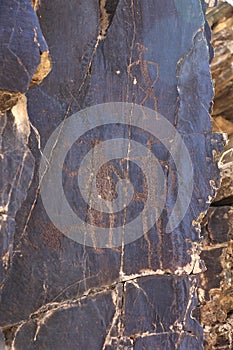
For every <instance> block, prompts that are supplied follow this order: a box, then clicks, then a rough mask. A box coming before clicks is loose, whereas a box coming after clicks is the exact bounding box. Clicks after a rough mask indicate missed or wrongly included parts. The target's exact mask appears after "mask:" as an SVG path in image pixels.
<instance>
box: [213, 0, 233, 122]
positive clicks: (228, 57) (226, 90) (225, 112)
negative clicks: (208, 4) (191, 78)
mask: <svg viewBox="0 0 233 350" xmlns="http://www.w3.org/2000/svg"><path fill="white" fill-rule="evenodd" d="M232 14H233V7H232V6H231V5H230V4H228V3H226V2H222V1H219V6H218V7H216V8H213V9H211V10H210V11H209V12H208V14H207V19H208V21H209V23H210V26H211V27H212V38H213V40H212V43H213V46H214V50H215V57H214V59H213V61H212V63H211V71H212V75H213V81H214V86H215V99H214V108H213V113H212V114H213V116H214V117H217V116H222V117H224V118H226V119H228V120H230V121H231V122H232V121H233V114H232V107H233V103H232V94H233V66H232V62H233V50H232V39H233V17H232Z"/></svg>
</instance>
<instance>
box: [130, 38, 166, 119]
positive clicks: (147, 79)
mask: <svg viewBox="0 0 233 350" xmlns="http://www.w3.org/2000/svg"><path fill="white" fill-rule="evenodd" d="M137 49H138V60H137V61H135V62H133V63H131V64H130V65H129V66H128V68H127V72H128V74H129V76H130V77H131V78H132V79H133V81H134V82H135V83H136V84H137V85H138V87H139V89H140V90H141V91H143V92H144V94H145V97H144V98H143V100H142V101H141V102H140V104H141V105H144V104H145V103H146V101H147V100H148V99H151V100H153V101H154V110H155V111H156V112H157V111H158V99H157V97H156V95H155V92H154V88H155V85H156V83H157V82H158V80H159V64H158V63H156V62H154V61H148V60H145V59H144V58H143V54H144V52H146V51H147V50H148V49H147V48H146V47H145V46H143V45H142V44H140V43H137ZM149 65H152V66H155V67H156V78H155V79H154V80H152V78H151V76H150V72H149ZM135 66H139V68H140V72H141V74H142V77H143V81H144V84H145V87H144V86H142V85H141V84H140V82H138V81H137V80H136V77H135V75H134V74H133V72H132V68H133V67H135Z"/></svg>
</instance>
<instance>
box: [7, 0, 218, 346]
mask: <svg viewBox="0 0 233 350" xmlns="http://www.w3.org/2000/svg"><path fill="white" fill-rule="evenodd" d="M25 3H26V2H25ZM23 4H24V2H23ZM14 5H15V2H14ZM33 5H34V6H35V7H37V6H38V2H37V1H36V2H34V4H33ZM111 5H112V6H110V1H100V7H99V4H98V2H97V1H94V0H92V1H89V2H86V1H76V0H71V1H69V2H67V1H65V0H56V1H43V2H42V3H41V4H40V5H39V7H38V15H39V18H40V25H41V28H42V31H43V33H44V35H45V37H46V40H47V43H48V46H49V48H50V54H51V58H52V62H53V69H52V71H51V73H50V75H49V76H48V77H47V79H46V80H45V81H44V82H43V83H42V84H41V85H40V86H39V87H33V88H32V89H30V90H29V91H28V92H27V98H28V113H29V118H30V122H31V135H30V140H29V147H30V150H31V152H32V154H33V156H34V158H35V172H34V178H33V181H32V184H31V186H30V188H29V190H27V197H26V199H25V201H24V203H23V205H22V206H21V208H20V209H19V208H18V207H17V215H16V227H15V232H14V241H13V254H12V259H11V262H10V265H9V267H8V270H7V278H5V280H4V281H3V283H2V289H1V306H0V308H1V310H0V311H1V312H0V325H1V326H2V327H3V331H4V335H5V338H6V343H7V344H8V346H9V348H11V349H12V350H13V349H17V350H21V349H25V348H28V349H50V348H51V349H52V348H56V349H58V350H59V349H61V350H62V349H64V348H67V349H77V348H79V349H80V350H81V349H87V348H88V349H90V350H92V349H93V350H98V349H102V350H107V349H117V350H119V349H125V348H127V349H143V348H146V349H154V348H156V349H159V348H161V349H164V348H167V349H188V348H192V349H202V348H203V346H202V329H201V328H200V326H199V324H198V322H197V321H196V320H195V318H194V317H193V312H194V309H195V307H196V304H197V300H196V290H197V277H196V276H195V275H196V274H198V273H200V272H201V271H202V270H203V265H202V264H201V261H200V257H199V253H200V229H199V226H198V225H199V222H200V220H201V213H203V212H205V211H206V210H207V209H208V207H209V204H210V198H212V197H214V195H215V191H216V189H215V188H216V187H217V186H218V184H219V178H218V170H217V166H216V164H215V163H214V159H213V150H215V151H217V152H219V151H220V150H221V148H222V136H221V135H213V134H212V131H211V122H210V117H209V114H208V110H209V107H210V104H211V100H212V97H213V91H212V84H211V79H210V72H209V48H208V43H207V40H206V33H207V32H206V30H205V29H206V28H205V25H206V24H205V18H204V15H203V9H202V4H201V2H200V1H196V0H190V1H186V0H179V1H176V0H173V1H170V0H163V1H160V0H147V2H142V1H139V0H136V1H135V0H134V1H130V0H127V1H124V2H122V1H119V3H118V2H117V1H114V3H113V2H112V3H111ZM5 6H6V5H5ZM25 6H26V5H25ZM9 8H10V7H9ZM28 8H30V11H32V7H31V5H29V3H28V2H27V9H28ZM30 13H32V12H30ZM33 16H34V12H33ZM21 21H22V17H21ZM99 23H100V24H99ZM32 29H33V26H32ZM106 32H107V34H106ZM27 50H29V51H30V52H31V51H33V48H32V47H31V46H30V45H29V46H27ZM45 52H47V49H46V50H45ZM37 54H38V52H37ZM35 55H36V54H35ZM39 56H40V55H39ZM39 56H38V57H37V56H36V60H37V61H36V62H37V64H35V62H34V60H32V58H30V60H32V62H33V64H32V65H29V66H30V67H31V68H30V69H31V70H30V72H31V74H30V78H28V79H27V81H25V83H24V86H23V88H22V91H21V90H20V89H19V88H18V85H17V84H16V88H15V90H13V91H16V92H22V93H24V92H26V91H27V89H28V88H29V86H30V84H31V83H32V82H35V81H37V80H40V77H39V78H38V74H37V73H36V69H37V67H38V65H39V62H40V60H39ZM40 57H42V58H43V55H41V56H40ZM37 58H38V59H37ZM42 61H43V60H42V59H41V62H42ZM30 62H31V61H30ZM30 62H29V63H30ZM30 64H31V63H30ZM47 64H48V61H47V60H46V61H45V65H44V68H42V71H43V70H44V69H45V70H46V69H47V68H46V65H47ZM42 65H43V63H42ZM11 69H12V71H14V69H16V70H17V69H18V66H17V67H16V68H14V67H11ZM28 69H29V68H28ZM15 74H16V73H15ZM42 75H43V74H42ZM4 79H5V77H4ZM4 79H3V81H4ZM9 81H10V83H12V77H11V78H10V80H9ZM20 82H21V84H22V83H23V77H21V78H20ZM5 89H6V88H4V89H3V90H4V91H5ZM6 90H9V89H6ZM105 102H128V103H131V102H133V103H136V104H139V105H143V106H145V107H149V108H151V109H152V110H154V117H155V120H156V117H157V116H158V113H160V114H161V115H162V116H163V117H164V118H166V119H167V120H169V121H170V122H171V124H172V125H173V126H174V128H175V129H174V130H175V131H176V132H179V134H181V135H182V137H183V140H184V142H185V145H186V147H187V149H188V151H189V154H190V158H191V161H192V166H193V171H194V177H193V180H194V191H193V195H192V198H191V204H190V206H189V207H188V208H185V209H187V211H186V215H185V217H184V218H183V220H182V222H180V224H179V225H178V226H177V227H176V228H175V229H174V230H172V232H170V233H167V232H166V226H167V223H168V220H169V217H170V216H171V213H172V210H173V208H174V206H175V202H176V197H177V195H178V185H179V183H178V180H177V179H178V172H179V171H181V170H182V171H183V172H184V173H185V174H186V176H187V177H188V176H190V173H189V169H188V168H187V164H186V163H185V162H184V161H183V163H182V154H180V149H177V150H175V151H174V153H175V155H176V156H178V157H180V158H181V159H180V160H181V162H180V164H181V167H182V169H177V167H176V164H175V161H174V159H173V157H172V156H171V154H170V153H169V151H168V150H167V149H166V147H165V146H164V145H163V144H162V142H160V141H159V140H158V139H156V138H155V137H154V136H153V135H151V134H150V133H149V132H146V131H145V130H142V129H140V128H133V127H131V128H130V133H129V128H128V127H125V126H122V125H117V124H116V123H115V124H114V125H110V126H109V125H107V126H104V127H101V128H100V127H99V128H95V129H91V131H89V132H87V133H86V134H84V135H82V136H81V137H80V138H79V140H78V141H77V142H75V143H74V144H73V145H72V147H71V149H70V150H69V151H68V153H67V156H66V159H65V162H64V164H60V169H59V170H60V171H61V173H62V181H63V189H64V192H65V196H66V198H67V201H68V202H69V204H70V206H71V207H72V210H73V211H74V212H75V213H76V214H77V215H78V216H80V217H82V218H83V220H85V221H86V222H88V223H91V224H92V225H94V224H95V225H96V224H99V225H102V226H103V227H106V228H109V232H110V233H111V225H110V224H111V222H112V221H111V218H112V217H111V216H109V215H106V214H103V213H96V211H94V210H92V208H90V205H89V203H84V202H83V199H82V198H81V196H79V192H78V191H79V188H78V186H77V184H78V182H77V169H78V168H79V166H80V162H81V159H82V158H83V157H84V155H86V153H87V152H88V150H90V149H92V148H93V147H94V146H96V144H100V143H102V142H104V141H106V140H108V139H114V138H119V137H121V138H122V137H124V138H126V139H127V140H128V141H127V142H128V143H129V144H130V142H131V141H136V142H138V143H141V144H142V145H143V146H144V147H147V148H148V149H152V151H153V154H155V156H156V158H157V159H158V162H159V164H160V165H161V168H162V169H163V172H164V174H165V178H166V186H167V187H166V193H167V196H166V202H165V207H164V210H163V212H162V215H161V217H160V218H159V220H158V221H157V223H156V224H155V225H154V226H153V227H152V228H151V229H150V230H149V231H148V232H147V233H146V234H145V235H143V231H142V235H141V237H140V238H139V239H137V240H135V241H133V242H131V243H129V244H127V245H125V244H124V241H123V242H122V244H121V246H119V247H111V246H110V247H109V248H100V247H96V246H95V247H90V246H86V245H82V244H80V243H78V242H75V241H73V240H71V239H69V238H68V237H67V235H65V234H64V232H63V233H62V232H60V231H59V230H58V229H57V228H56V227H55V225H54V223H53V222H51V220H50V218H49V216H48V214H47V213H46V210H45V208H44V206H43V203H42V199H41V196H40V189H41V182H40V181H39V176H38V168H39V165H40V161H41V158H42V157H43V156H42V153H43V152H44V147H45V145H46V142H47V140H48V138H49V137H50V136H51V134H52V132H53V131H54V130H55V129H56V127H58V126H59V125H64V124H61V123H64V122H65V120H67V119H68V118H69V117H70V116H71V115H72V114H73V113H75V112H77V111H80V110H82V109H84V108H86V107H90V106H93V105H97V104H101V103H105ZM118 124H119V123H118ZM77 133H78V130H77ZM59 136H60V134H59ZM172 136H173V138H172V139H171V142H173V141H174V138H175V132H174V135H172ZM12 138H14V137H13V136H11V137H10V139H12ZM57 141H59V137H58V138H57ZM25 147H26V146H25ZM55 148H56V144H55V146H54V149H55ZM54 149H53V151H54ZM53 156H54V153H52V154H51V158H48V166H51V164H52V160H53V158H52V157H53ZM127 164H128V163H127V162H126V161H125V160H124V159H123V160H122V159H120V160H119V159H114V160H113V161H112V162H109V163H107V164H106V165H105V167H102V168H101V169H100V171H99V177H97V184H98V185H99V194H100V195H101V196H102V197H103V198H107V199H109V200H112V199H114V198H115V197H114V196H116V183H117V181H118V180H119V179H122V178H123V179H126V178H129V179H130V180H131V179H132V182H135V186H136V187H135V188H136V189H137V196H136V197H134V200H133V201H132V203H130V204H132V206H131V207H130V206H129V207H130V209H129V210H128V212H127V215H128V216H127V215H126V214H125V215H122V213H121V216H120V213H119V216H118V217H117V218H115V217H114V220H115V221H114V225H118V224H121V227H123V228H122V230H124V224H125V222H124V221H123V225H122V220H123V219H124V220H125V219H126V220H127V219H129V220H131V219H132V218H133V217H134V216H136V215H137V214H138V212H140V210H141V208H142V207H143V205H144V203H145V198H147V194H148V193H147V192H148V191H147V187H146V185H145V181H143V179H141V180H140V176H141V177H143V174H142V171H140V169H139V168H138V167H137V166H135V165H132V164H131V165H130V166H129V168H127ZM30 170H31V171H32V167H31V168H30ZM127 171H128V173H127ZM130 172H131V173H130ZM108 177H110V178H111V177H112V179H111V181H109V182H108V181H107V180H109V179H108ZM187 190H188V189H187V188H184V189H183V193H185V192H186V191H187ZM87 204H88V205H87ZM20 205H21V203H20ZM181 206H182V203H181ZM179 209H180V208H179ZM178 212H179V210H178ZM62 214H63V213H62V212H59V211H58V212H57V215H62ZM123 214H124V211H123ZM177 214H178V213H177ZM143 224H144V225H145V224H147V222H144V223H143ZM77 230H79V228H78V229H77ZM77 338H79V340H77Z"/></svg>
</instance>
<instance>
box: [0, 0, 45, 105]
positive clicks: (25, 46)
mask: <svg viewBox="0 0 233 350" xmlns="http://www.w3.org/2000/svg"><path fill="white" fill-rule="evenodd" d="M0 23H1V27H0V44H1V53H0V65H1V71H0V110H1V111H5V110H8V109H10V108H12V107H13V106H14V105H15V104H16V102H17V100H18V98H20V96H21V95H22V94H23V93H26V92H27V90H28V88H29V86H30V84H31V83H32V84H37V83H40V82H41V81H42V80H43V78H44V77H45V76H46V75H47V74H48V73H49V71H50V69H51V65H50V59H49V56H48V47H47V44H46V41H45V39H44V37H43V35H42V33H41V30H40V25H39V22H38V18H37V16H36V13H35V11H34V9H33V7H32V4H31V1H29V0H18V1H13V0H3V1H1V4H0Z"/></svg>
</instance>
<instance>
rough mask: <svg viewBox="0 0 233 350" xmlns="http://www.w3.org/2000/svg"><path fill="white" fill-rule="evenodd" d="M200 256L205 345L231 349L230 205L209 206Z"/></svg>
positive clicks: (232, 222)
mask: <svg viewBox="0 0 233 350" xmlns="http://www.w3.org/2000/svg"><path fill="white" fill-rule="evenodd" d="M202 233H203V237H204V242H203V251H202V254H201V255H202V258H203V260H204V261H205V264H206V267H207V270H206V272H204V273H203V274H202V275H201V283H200V287H199V300H200V301H201V308H200V317H201V324H202V325H203V326H204V336H205V349H231V348H232V346H233V344H232V326H233V318H232V310H233V298H232V277H233V276H232V271H233V268H232V261H233V259H232V258H233V255H232V248H233V246H232V235H233V211H232V207H227V206H223V207H217V208H210V209H209V210H208V213H207V216H206V218H205V221H204V223H203V228H202Z"/></svg>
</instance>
